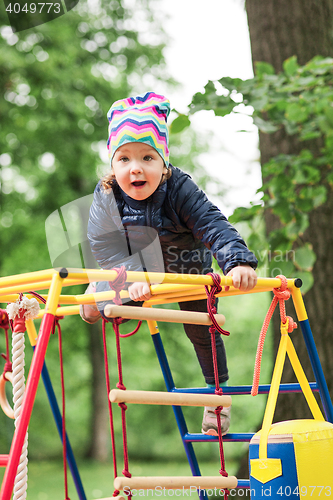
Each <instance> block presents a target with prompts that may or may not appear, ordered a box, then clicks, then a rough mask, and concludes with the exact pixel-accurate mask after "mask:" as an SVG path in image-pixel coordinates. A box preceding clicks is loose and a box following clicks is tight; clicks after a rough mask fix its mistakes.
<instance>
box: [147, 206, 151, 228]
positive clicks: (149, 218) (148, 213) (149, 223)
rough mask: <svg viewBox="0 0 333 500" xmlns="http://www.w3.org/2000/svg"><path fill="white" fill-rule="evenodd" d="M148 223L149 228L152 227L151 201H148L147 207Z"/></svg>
mask: <svg viewBox="0 0 333 500" xmlns="http://www.w3.org/2000/svg"><path fill="white" fill-rule="evenodd" d="M146 222H147V226H148V227H152V226H151V201H150V200H147V207H146Z"/></svg>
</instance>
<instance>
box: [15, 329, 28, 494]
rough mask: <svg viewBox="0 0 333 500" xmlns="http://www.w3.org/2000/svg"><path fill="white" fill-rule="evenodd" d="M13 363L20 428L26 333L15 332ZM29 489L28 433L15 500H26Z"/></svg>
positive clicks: (16, 423)
mask: <svg viewBox="0 0 333 500" xmlns="http://www.w3.org/2000/svg"><path fill="white" fill-rule="evenodd" d="M12 345H13V349H12V363H13V400H14V417H15V427H17V426H18V422H19V420H20V413H21V406H22V400H23V395H24V390H25V376H24V365H25V360H24V333H22V332H18V333H14V332H13V337H12ZM27 487H28V433H26V435H25V439H24V444H23V447H22V452H21V457H20V463H19V466H18V468H17V473H16V477H15V484H14V495H13V500H25V499H26V497H27Z"/></svg>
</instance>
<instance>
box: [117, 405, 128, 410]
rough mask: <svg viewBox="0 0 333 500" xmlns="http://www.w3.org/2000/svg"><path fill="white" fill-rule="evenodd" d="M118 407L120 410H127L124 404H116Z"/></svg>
mask: <svg viewBox="0 0 333 500" xmlns="http://www.w3.org/2000/svg"><path fill="white" fill-rule="evenodd" d="M118 406H119V408H121V409H122V410H124V411H126V410H127V406H126V404H125V403H118Z"/></svg>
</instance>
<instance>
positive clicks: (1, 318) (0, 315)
mask: <svg viewBox="0 0 333 500" xmlns="http://www.w3.org/2000/svg"><path fill="white" fill-rule="evenodd" d="M0 328H3V329H4V331H5V339H6V354H1V356H2V357H3V359H4V360H5V366H4V367H3V377H4V379H5V380H7V379H6V372H11V371H13V365H12V362H11V361H10V348H9V338H8V330H9V318H8V314H7V311H6V310H5V309H0Z"/></svg>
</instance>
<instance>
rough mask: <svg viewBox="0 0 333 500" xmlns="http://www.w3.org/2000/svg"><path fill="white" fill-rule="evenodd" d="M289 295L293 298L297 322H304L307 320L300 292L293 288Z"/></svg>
mask: <svg viewBox="0 0 333 500" xmlns="http://www.w3.org/2000/svg"><path fill="white" fill-rule="evenodd" d="M291 295H292V298H293V302H294V306H295V310H296V314H297V318H298V321H304V320H306V319H308V315H307V313H306V309H305V305H304V301H303V297H302V293H301V290H300V289H299V288H293V289H292V290H291Z"/></svg>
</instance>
